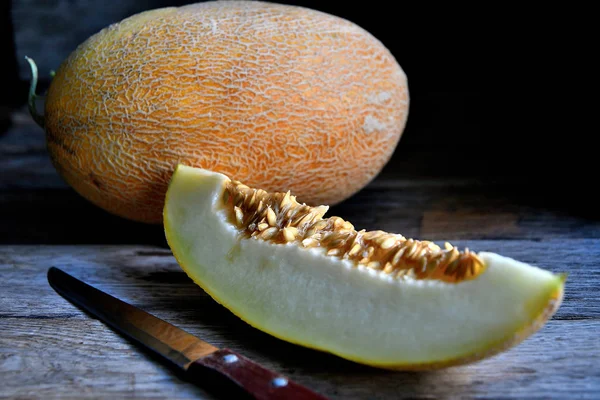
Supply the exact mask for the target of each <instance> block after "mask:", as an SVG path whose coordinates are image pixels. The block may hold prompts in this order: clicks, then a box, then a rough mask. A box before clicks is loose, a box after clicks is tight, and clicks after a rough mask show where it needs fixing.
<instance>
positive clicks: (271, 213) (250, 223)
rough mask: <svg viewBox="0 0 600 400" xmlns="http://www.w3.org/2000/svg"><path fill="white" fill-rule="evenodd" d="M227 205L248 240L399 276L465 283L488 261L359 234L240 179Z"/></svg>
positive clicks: (394, 237)
mask: <svg viewBox="0 0 600 400" xmlns="http://www.w3.org/2000/svg"><path fill="white" fill-rule="evenodd" d="M223 201H224V203H225V206H226V209H227V211H228V212H229V217H230V220H231V222H232V223H233V224H235V226H236V227H237V228H238V229H239V230H240V231H241V233H242V234H243V235H244V236H245V237H248V238H254V239H260V240H266V241H270V242H274V243H289V242H292V243H298V244H299V245H301V246H303V247H305V248H311V247H321V248H323V249H324V250H325V251H326V254H327V255H329V256H333V257H338V258H340V259H344V260H350V261H353V262H354V263H355V265H363V266H365V267H366V268H370V269H374V270H381V271H383V272H384V273H386V274H389V275H391V276H393V277H396V278H413V279H437V280H442V281H445V282H460V281H462V280H467V279H472V278H475V277H476V276H478V275H479V274H480V273H481V272H483V270H484V269H485V265H484V263H483V261H482V260H481V259H480V258H479V257H478V256H477V255H476V254H475V253H472V252H470V251H469V249H465V250H464V251H463V252H460V251H458V249H457V248H456V247H454V246H452V245H450V244H449V243H445V248H444V249H442V248H440V247H439V246H438V245H436V244H435V243H433V242H429V241H419V240H413V239H406V238H405V237H404V236H402V235H398V234H392V233H387V232H384V231H379V230H378V231H369V232H366V231H365V230H361V231H356V230H355V229H354V226H353V225H352V224H351V223H350V222H348V221H344V220H343V219H342V218H340V217H330V218H326V219H323V215H324V214H325V213H326V212H327V210H328V209H329V207H327V206H319V207H310V206H307V205H306V204H300V203H298V202H297V201H296V197H295V196H292V195H290V192H289V191H288V192H287V193H268V192H266V191H264V190H262V189H253V188H250V187H248V186H246V185H244V184H242V183H240V182H238V181H230V182H228V184H227V187H226V190H225V193H224V198H223Z"/></svg>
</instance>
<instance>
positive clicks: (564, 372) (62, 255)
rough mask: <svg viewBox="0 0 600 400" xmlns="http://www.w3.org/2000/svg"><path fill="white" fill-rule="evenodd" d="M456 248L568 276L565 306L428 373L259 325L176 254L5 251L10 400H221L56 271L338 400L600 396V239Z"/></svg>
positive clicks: (0, 265)
mask: <svg viewBox="0 0 600 400" xmlns="http://www.w3.org/2000/svg"><path fill="white" fill-rule="evenodd" d="M455 244H456V245H459V246H461V247H463V246H469V247H470V248H472V249H474V250H488V251H496V252H499V253H501V254H505V255H507V256H511V257H515V258H517V259H521V260H523V261H525V262H530V263H533V264H536V265H540V266H543V267H545V268H547V269H549V270H552V271H565V272H568V273H569V278H568V281H567V290H566V294H565V300H564V304H563V305H562V306H561V308H560V309H559V311H558V313H557V315H556V316H555V318H554V319H552V320H551V321H549V322H548V324H547V325H546V326H545V327H544V328H542V330H541V331H539V332H537V333H536V334H534V335H533V336H531V337H530V338H528V339H527V340H526V341H525V342H523V343H522V344H521V345H519V346H517V347H515V348H513V349H511V350H509V351H507V352H505V353H503V354H500V355H498V356H496V357H493V358H491V359H488V360H485V361H482V362H480V363H476V364H472V365H469V366H463V367H455V368H450V369H447V370H442V371H436V372H427V373H403V372H390V371H382V370H378V369H374V368H369V367H365V366H361V365H357V364H354V363H351V362H347V361H344V360H342V359H339V358H337V357H334V356H331V355H327V354H324V353H320V352H316V351H312V350H308V349H304V348H302V347H300V346H295V345H291V344H289V343H286V342H283V341H281V340H277V339H274V338H272V337H271V336H269V335H267V334H264V333H262V332H260V331H258V330H256V329H254V328H251V327H250V326H248V325H247V324H245V323H244V322H242V321H241V320H239V319H238V318H237V317H235V316H233V315H232V314H231V313H230V312H229V311H227V310H226V309H224V308H223V307H221V306H220V305H218V304H216V303H215V302H214V301H212V299H210V298H209V297H208V296H207V295H206V294H205V293H204V292H203V291H202V290H201V289H200V288H199V287H198V286H196V285H195V284H194V283H193V282H191V281H190V280H189V278H188V277H187V276H186V275H185V273H183V272H182V271H181V269H180V268H179V267H178V265H177V264H176V262H175V261H174V259H173V257H172V255H171V253H170V251H169V249H165V248H159V247H155V246H104V245H95V246H6V245H5V246H0V275H1V276H2V280H0V294H1V295H0V332H2V335H0V397H11V398H15V397H25V398H58V397H60V398H114V397H133V396H135V397H142V398H146V397H153V398H190V397H199V396H200V397H202V398H212V397H211V396H209V395H208V394H207V393H205V392H203V391H202V390H201V389H199V388H196V387H194V386H192V385H189V384H187V383H185V382H183V381H181V380H180V377H179V376H178V375H176V374H175V373H174V372H173V371H171V370H169V369H167V368H166V367H164V366H163V365H162V364H160V363H159V362H157V360H155V359H153V358H152V357H150V356H149V355H148V354H147V353H146V352H144V351H142V350H141V349H139V348H137V347H135V346H133V345H131V344H130V343H129V342H127V341H126V340H124V339H123V338H122V337H121V336H119V335H117V334H116V333H114V332H113V331H111V330H110V329H108V328H107V327H106V326H105V325H104V324H103V323H101V322H99V321H97V320H96V319H93V318H91V317H89V316H87V315H86V314H84V313H82V312H81V311H79V309H77V308H75V307H73V306H72V305H71V304H70V303H68V302H67V301H66V300H64V299H63V298H62V297H60V296H59V295H57V294H56V293H55V292H54V291H53V290H52V289H51V288H50V287H49V286H48V284H47V281H46V276H45V274H46V271H47V268H48V267H49V266H51V265H54V266H58V267H60V268H62V269H64V270H66V271H67V272H70V273H72V274H73V275H75V276H77V277H79V278H81V279H83V280H85V281H87V282H89V283H91V284H93V285H95V286H97V287H98V288H100V289H102V290H105V291H107V292H109V293H111V294H113V295H115V296H118V297H120V298H122V299H123V300H126V301H129V302H131V303H133V304H135V305H138V306H140V307H142V308H144V309H146V310H147V311H150V312H152V313H154V314H155V315H157V316H159V317H161V318H164V319H166V320H168V321H170V322H172V323H174V324H177V325H179V326H181V327H182V328H184V329H187V330H188V331H190V332H191V333H193V334H196V335H198V336H199V337H202V338H203V339H205V340H207V341H209V342H211V343H213V344H215V345H217V346H223V347H225V346H226V347H230V348H232V349H233V350H235V351H238V352H240V353H242V354H244V355H247V356H249V357H252V358H254V359H256V360H257V361H259V362H262V363H264V364H265V365H267V366H268V367H270V368H273V369H275V370H278V371H281V372H282V373H285V374H288V375H290V376H291V377H292V378H293V379H296V380H298V381H299V382H301V383H303V384H306V385H308V386H310V387H312V388H314V389H315V390H317V391H319V392H321V393H323V394H325V395H327V396H329V397H331V398H332V399H355V398H356V399H358V398H361V399H362V398H369V399H372V398H376V399H388V398H390V399H392V398H393V399H396V398H478V399H479V398H490V399H491V398H494V399H497V398H524V397H531V398H556V399H570V398H573V399H575V398H577V399H593V398H598V396H599V395H600V368H598V367H599V366H600V341H599V340H598V331H599V330H600V292H598V290H597V288H598V286H599V285H600V265H599V261H598V260H600V240H593V239H585V240H550V241H520V240H512V241H495V240H492V241H457V242H455Z"/></svg>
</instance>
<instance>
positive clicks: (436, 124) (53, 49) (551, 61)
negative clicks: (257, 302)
mask: <svg viewBox="0 0 600 400" xmlns="http://www.w3.org/2000/svg"><path fill="white" fill-rule="evenodd" d="M192 2H193V1H182V0H146V1H135V0H120V1H118V2H116V1H115V2H113V1H110V2H107V1H104V2H95V1H91V0H48V1H43V0H13V1H12V2H11V1H4V2H3V3H2V5H0V7H1V9H0V18H1V21H0V29H1V36H0V44H1V46H2V49H3V50H4V58H5V60H6V61H5V62H4V63H3V67H4V71H5V72H4V79H3V81H4V83H5V88H4V89H3V90H2V91H0V106H1V107H0V110H2V111H1V114H0V120H1V121H2V125H3V126H4V127H6V126H8V125H9V124H10V117H9V115H10V112H11V111H10V110H13V109H19V108H22V107H23V106H24V104H25V101H26V93H27V82H28V79H29V72H28V69H27V67H26V64H25V62H24V59H23V56H24V55H28V56H31V57H32V58H34V59H35V60H36V62H38V65H39V66H40V74H41V76H42V82H41V84H40V91H43V90H44V88H45V87H46V86H47V84H48V80H47V79H45V80H44V77H48V76H49V75H48V74H49V71H50V70H51V69H55V68H57V67H58V64H59V63H60V62H61V61H62V60H63V59H64V58H65V57H66V56H67V55H68V54H69V53H70V52H71V51H72V50H73V49H74V48H75V46H77V45H78V44H79V43H80V42H82V41H83V40H85V39H86V38H87V37H88V36H90V35H92V34H94V33H95V32H97V31H99V30H100V29H102V28H103V27H105V26H106V25H108V24H110V23H113V22H117V21H119V20H121V19H123V18H125V17H127V16H130V15H132V14H134V13H137V12H139V11H143V10H147V9H151V8H157V7H164V6H172V5H174V6H179V5H183V4H188V3H192ZM280 3H285V4H294V5H301V6H306V7H310V8H313V9H317V10H321V11H324V12H328V13H331V14H334V15H338V16H340V17H343V18H346V19H348V20H350V21H353V22H354V23H356V24H358V25H360V26H362V27H363V28H365V29H366V30H368V31H369V32H371V33H372V34H373V35H374V36H375V37H377V38H378V39H379V40H381V41H382V42H383V44H384V45H385V46H386V47H388V49H389V50H390V51H391V52H392V53H393V54H394V56H395V57H396V59H397V60H398V62H399V64H400V65H401V66H402V68H403V69H404V70H405V72H406V74H407V76H408V82H409V90H410V97H411V103H410V104H411V105H410V112H409V117H408V123H407V127H406V130H405V132H404V135H403V137H402V140H401V142H400V144H399V147H398V149H397V151H396V153H395V154H394V157H393V159H392V160H391V162H390V163H389V165H388V166H387V167H386V169H385V170H384V173H385V174H388V175H390V174H391V175H397V176H402V177H408V178H410V177H411V176H415V177H423V176H426V177H434V178H443V177H446V176H452V177H455V176H470V177H479V178H481V179H484V180H485V179H496V178H503V179H512V180H515V181H523V182H527V183H528V185H529V187H530V189H531V190H533V191H541V193H543V196H545V198H546V199H547V201H548V202H553V203H556V204H559V205H560V206H561V207H567V208H569V207H571V208H573V209H575V210H581V209H582V205H583V204H584V203H586V204H587V203H588V202H590V199H591V198H593V190H595V189H594V188H593V186H594V185H590V178H592V180H594V178H595V174H596V171H597V168H596V167H595V165H593V164H594V163H593V162H592V161H590V160H593V159H594V155H595V152H596V150H595V147H594V146H593V145H592V143H591V142H589V141H583V142H581V141H579V139H576V134H577V133H578V132H580V131H581V129H580V128H579V127H577V126H576V120H577V118H574V119H573V120H568V119H567V120H566V121H567V122H566V124H565V118H566V117H567V116H568V113H567V109H568V106H569V105H570V104H571V103H572V102H573V101H574V100H575V99H574V98H572V97H568V96H567V97H566V96H565V95H562V94H561V95H559V94H558V93H559V91H561V90H562V89H564V87H568V86H569V84H570V77H569V76H568V75H566V74H565V71H564V70H563V69H562V67H560V66H559V65H560V61H561V60H564V59H565V58H568V57H571V56H572V54H569V52H568V50H565V49H564V47H563V46H561V45H560V44H561V43H562V42H564V30H565V29H566V28H565V27H564V26H563V25H561V23H562V20H560V19H556V18H557V15H556V14H548V8H546V9H536V10H532V11H529V10H526V9H525V8H523V7H522V6H519V7H515V6H508V5H505V6H502V7H500V6H496V5H493V4H488V5H485V6H473V5H469V6H467V5H460V4H456V3H454V2H452V3H448V4H446V5H437V4H436V5H433V4H429V3H422V2H415V3H410V2H384V1H370V2H339V3H338V2H323V1H280ZM563 12H564V15H566V11H559V15H560V14H561V13H563ZM563 19H564V18H563ZM0 129H1V127H0ZM0 135H1V133H0ZM574 193H576V194H577V195H576V196H573V194H574Z"/></svg>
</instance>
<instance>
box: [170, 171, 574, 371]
mask: <svg viewBox="0 0 600 400" xmlns="http://www.w3.org/2000/svg"><path fill="white" fill-rule="evenodd" d="M326 211H327V207H326V206H319V207H310V206H307V205H305V204H301V203H299V202H298V201H297V200H296V199H295V197H294V196H293V195H292V194H291V193H290V192H287V193H268V192H266V191H264V190H261V189H254V188H251V187H248V186H246V185H244V184H243V183H240V182H236V181H232V180H230V179H229V178H228V177H227V176H225V175H223V174H220V173H216V172H214V171H208V170H205V169H198V168H192V167H187V166H180V167H178V168H177V169H176V171H175V173H174V175H173V178H172V181H171V183H170V186H169V189H168V191H167V197H166V202H165V209H164V226H165V233H166V237H167V241H168V243H169V246H170V247H171V249H172V251H173V254H174V255H175V257H176V259H177V261H178V262H179V265H180V266H181V267H182V268H183V269H184V270H185V271H186V273H187V274H188V275H189V276H190V277H191V278H192V279H193V280H194V281H195V282H196V283H197V284H198V285H200V286H201V287H202V288H203V289H204V290H205V291H206V292H207V293H209V294H210V295H211V296H212V297H213V298H214V299H215V300H216V301H218V302H220V303H221V304H223V305H224V306H225V307H227V308H228V309H229V310H231V311H232V312H233V313H234V314H236V315H238V316H239V317H240V318H242V319H243V320H245V321H246V322H248V323H249V324H251V325H253V326H255V327H256V328H258V329H260V330H263V331H265V332H267V333H270V334H272V335H274V336H276V337H279V338H281V339H284V340H287V341H289V342H292V343H297V344H300V345H303V346H306V347H311V348H315V349H319V350H323V351H327V352H330V353H333V354H336V355H338V356H340V357H343V358H346V359H349V360H353V361H356V362H359V363H364V364H368V365H372V366H376V367H381V368H389V369H433V368H440V367H447V366H452V365H458V364H464V363H468V362H473V361H476V360H481V359H483V358H486V357H489V356H491V355H493V354H496V353H498V352H500V351H503V350H506V349H508V348H510V347H511V346H514V345H516V344H517V343H519V342H520V341H522V340H523V339H525V338H526V337H527V336H528V335H531V334H532V333H534V332H535V331H536V330H537V329H539V328H540V327H541V326H542V325H543V324H544V323H545V322H546V321H547V320H548V318H550V317H551V316H552V315H553V314H554V312H555V311H556V310H557V308H558V307H559V304H560V302H561V299H562V295H563V288H564V282H565V277H564V276H563V275H560V274H555V273H552V272H549V271H547V270H544V269H541V268H539V267H535V266H532V265H528V264H525V263H523V262H519V261H517V260H514V259H512V258H508V257H505V256H501V255H498V254H495V253H490V252H479V253H474V252H470V251H469V250H468V249H465V250H464V251H459V250H458V249H457V248H456V247H454V246H452V245H450V244H446V245H445V247H444V248H441V247H440V246H438V245H437V244H435V243H432V242H428V241H418V240H413V239H407V238H405V237H403V236H402V235H399V234H390V233H386V232H382V231H371V232H365V231H356V230H355V229H354V227H353V226H352V224H351V223H350V222H348V221H344V220H343V219H341V218H339V217H331V218H326V219H324V218H323V216H324V214H325V212H326Z"/></svg>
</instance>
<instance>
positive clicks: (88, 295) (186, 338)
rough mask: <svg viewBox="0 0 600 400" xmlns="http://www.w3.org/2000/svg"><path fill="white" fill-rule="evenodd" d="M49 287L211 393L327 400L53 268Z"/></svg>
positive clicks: (297, 399) (261, 398) (285, 378)
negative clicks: (150, 351)
mask: <svg viewBox="0 0 600 400" xmlns="http://www.w3.org/2000/svg"><path fill="white" fill-rule="evenodd" d="M48 283H49V284H50V286H51V287H52V288H53V289H54V290H55V291H56V292H57V293H59V294H60V295H61V296H63V297H64V298H66V299H67V300H69V301H70V302H71V303H73V304H75V305H77V306H79V307H81V308H83V309H84V310H86V311H88V312H89V313H90V314H92V315H94V316H96V317H98V318H99V319H100V320H101V321H103V322H104V323H106V324H107V325H109V326H110V327H112V328H113V329H115V330H116V331H118V332H120V333H121V334H123V335H124V336H126V337H128V338H129V339H131V340H133V341H134V342H136V343H138V344H140V345H142V346H144V347H146V348H149V349H150V350H152V351H153V352H154V353H156V354H157V355H158V356H160V357H161V358H162V359H164V360H165V361H167V362H168V363H170V364H171V365H172V366H174V367H175V368H176V369H178V370H180V371H181V372H183V374H184V377H185V378H186V379H187V380H189V381H191V382H193V383H195V384H197V385H199V386H201V387H204V388H205V389H207V390H209V391H219V392H220V393H221V394H225V393H227V394H228V395H231V394H233V393H235V394H237V395H238V397H236V398H239V396H240V395H243V396H244V397H249V398H254V399H259V400H267V399H269V400H270V399H289V400H309V399H310V400H312V399H319V400H324V399H326V398H325V397H323V396H322V395H320V394H318V393H315V392H313V391H311V390H310V389H308V388H306V387H304V386H301V385H300V384H298V383H295V382H293V381H292V380H290V379H289V378H287V377H285V376H283V375H281V374H278V373H275V372H273V371H271V370H269V369H267V368H265V367H263V366H261V365H259V364H258V363H256V362H254V361H252V360H250V359H248V358H246V357H244V356H242V355H241V354H238V353H236V352H234V351H232V350H230V349H219V348H217V347H215V346H213V345H211V344H209V343H207V342H205V341H203V340H201V339H199V338H197V337H196V336H194V335H192V334H190V333H188V332H186V331H184V330H182V329H180V328H178V327H176V326H174V325H171V324H170V323H168V322H166V321H163V320H162V319H160V318H158V317H155V316H154V315H152V314H149V313H147V312H146V311H144V310H141V309H139V308H137V307H134V306H133V305H131V304H128V303H125V302H124V301H122V300H119V299H117V298H115V297H113V296H111V295H109V294H107V293H104V292H102V291H100V290H98V289H96V288H94V287H93V286H90V285H88V284H86V283H84V282H82V281H80V280H78V279H76V278H74V277H73V276H71V275H69V274H67V273H66V272H64V271H62V270H60V269H58V268H56V267H51V268H49V269H48Z"/></svg>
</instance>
